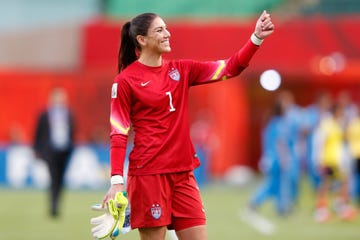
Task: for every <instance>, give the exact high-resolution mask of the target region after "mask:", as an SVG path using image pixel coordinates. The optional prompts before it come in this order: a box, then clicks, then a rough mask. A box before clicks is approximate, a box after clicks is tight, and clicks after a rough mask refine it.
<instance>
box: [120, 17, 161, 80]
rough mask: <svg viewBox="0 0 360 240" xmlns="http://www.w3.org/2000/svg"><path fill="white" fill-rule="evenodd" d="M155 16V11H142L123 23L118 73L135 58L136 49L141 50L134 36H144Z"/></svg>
mask: <svg viewBox="0 0 360 240" xmlns="http://www.w3.org/2000/svg"><path fill="white" fill-rule="evenodd" d="M157 16H158V15H157V14H155V13H143V14H140V15H138V16H136V17H135V18H133V19H132V20H131V22H130V21H129V22H126V23H125V24H124V25H123V27H122V29H121V43H120V49H119V56H118V71H119V73H120V72H121V71H122V70H124V69H125V68H126V67H127V66H129V65H130V64H131V63H132V62H134V61H135V60H136V59H137V54H136V50H138V51H141V48H140V45H139V43H138V42H137V40H136V36H138V35H142V36H146V35H147V32H148V30H149V27H150V25H151V23H152V22H153V20H154V19H155V18H156V17H157Z"/></svg>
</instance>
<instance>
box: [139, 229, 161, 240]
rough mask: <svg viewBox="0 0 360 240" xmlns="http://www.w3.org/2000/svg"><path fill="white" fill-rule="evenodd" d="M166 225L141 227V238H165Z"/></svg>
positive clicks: (156, 239) (147, 239)
mask: <svg viewBox="0 0 360 240" xmlns="http://www.w3.org/2000/svg"><path fill="white" fill-rule="evenodd" d="M166 229H167V228H166V226H163V227H151V228H139V233H140V239H141V240H165V235H166Z"/></svg>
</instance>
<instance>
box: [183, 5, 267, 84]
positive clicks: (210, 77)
mask: <svg viewBox="0 0 360 240" xmlns="http://www.w3.org/2000/svg"><path fill="white" fill-rule="evenodd" d="M273 31H274V24H273V23H272V21H271V18H270V14H268V13H267V12H266V11H263V13H262V14H261V16H260V17H259V18H258V20H257V22H256V25H255V29H254V33H253V34H252V35H251V37H250V39H249V40H248V41H247V42H246V43H245V45H244V46H243V47H242V48H241V49H240V50H239V51H238V52H236V53H235V54H233V56H231V57H230V58H228V59H226V60H218V61H212V62H193V64H192V66H191V70H190V81H189V83H190V85H199V84H204V83H210V82H216V81H220V80H226V79H229V78H232V77H235V76H237V75H239V74H240V73H241V72H242V71H243V70H244V69H245V68H246V67H247V66H248V65H249V62H250V60H251V58H252V57H253V56H254V54H255V52H256V51H257V50H258V49H259V46H260V44H261V43H262V42H263V40H264V39H265V38H266V37H268V36H269V35H270V34H272V33H273Z"/></svg>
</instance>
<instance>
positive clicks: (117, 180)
mask: <svg viewBox="0 0 360 240" xmlns="http://www.w3.org/2000/svg"><path fill="white" fill-rule="evenodd" d="M110 183H111V185H115V184H124V178H123V177H122V176H120V175H113V176H111V178H110Z"/></svg>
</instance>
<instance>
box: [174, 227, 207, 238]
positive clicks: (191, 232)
mask: <svg viewBox="0 0 360 240" xmlns="http://www.w3.org/2000/svg"><path fill="white" fill-rule="evenodd" d="M176 235H177V236H178V238H179V240H206V239H207V233H206V226H205V225H202V226H195V227H190V228H186V229H183V230H180V231H178V232H176Z"/></svg>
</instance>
